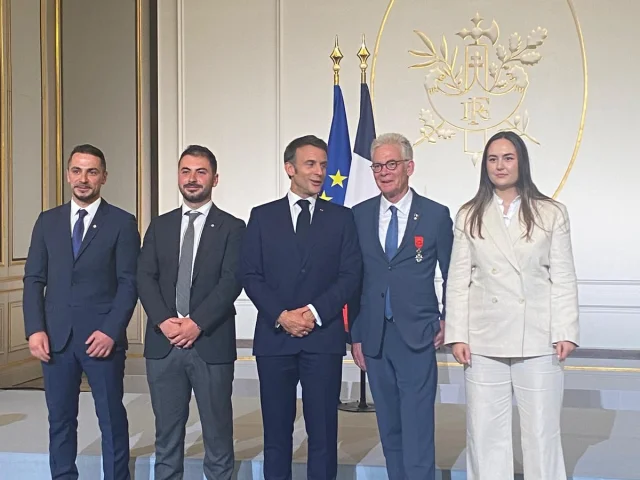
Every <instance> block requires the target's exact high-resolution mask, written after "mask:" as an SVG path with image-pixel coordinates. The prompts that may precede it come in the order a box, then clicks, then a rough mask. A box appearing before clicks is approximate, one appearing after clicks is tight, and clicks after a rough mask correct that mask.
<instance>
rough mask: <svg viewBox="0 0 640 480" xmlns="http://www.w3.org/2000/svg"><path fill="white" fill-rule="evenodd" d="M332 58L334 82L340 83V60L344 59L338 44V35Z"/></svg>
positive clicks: (335, 83)
mask: <svg viewBox="0 0 640 480" xmlns="http://www.w3.org/2000/svg"><path fill="white" fill-rule="evenodd" d="M329 57H330V58H331V60H333V84H334V85H340V60H342V52H341V51H340V47H339V46H338V36H337V35H336V45H335V47H333V51H332V52H331V55H329Z"/></svg>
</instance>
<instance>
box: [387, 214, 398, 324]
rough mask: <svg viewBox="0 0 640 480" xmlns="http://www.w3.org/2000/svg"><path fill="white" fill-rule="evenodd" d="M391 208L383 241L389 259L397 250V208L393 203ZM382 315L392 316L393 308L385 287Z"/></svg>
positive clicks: (388, 291)
mask: <svg viewBox="0 0 640 480" xmlns="http://www.w3.org/2000/svg"><path fill="white" fill-rule="evenodd" d="M389 210H391V220H389V228H388V229H387V238H386V239H385V241H384V251H385V253H386V254H387V258H388V259H389V261H391V259H392V258H393V256H394V255H395V254H396V251H397V250H398V209H397V208H396V207H394V206H393V205H392V206H390V207H389ZM384 316H385V317H387V318H389V319H391V318H393V310H391V292H390V290H389V287H387V294H386V297H385V302H384Z"/></svg>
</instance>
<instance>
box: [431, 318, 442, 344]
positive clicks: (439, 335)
mask: <svg viewBox="0 0 640 480" xmlns="http://www.w3.org/2000/svg"><path fill="white" fill-rule="evenodd" d="M443 343H444V320H440V331H439V332H438V333H437V334H436V336H435V337H433V346H434V347H436V349H438V348H440V347H441V346H442V344H443Z"/></svg>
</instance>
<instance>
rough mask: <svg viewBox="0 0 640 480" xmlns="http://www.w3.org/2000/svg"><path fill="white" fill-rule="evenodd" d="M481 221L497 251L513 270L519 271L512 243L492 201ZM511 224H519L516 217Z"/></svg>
mask: <svg viewBox="0 0 640 480" xmlns="http://www.w3.org/2000/svg"><path fill="white" fill-rule="evenodd" d="M482 220H483V226H484V229H485V230H486V231H487V232H488V233H489V235H490V236H491V239H492V240H493V242H494V243H495V244H496V246H497V247H498V249H499V250H500V251H501V252H502V254H503V255H504V256H505V257H506V258H507V260H509V263H511V265H513V268H515V269H516V270H518V271H520V265H518V260H517V259H516V254H515V251H514V250H513V242H512V241H511V238H510V237H509V232H508V231H507V227H506V225H505V224H504V219H503V218H502V216H501V215H500V212H499V211H498V208H497V207H496V204H495V202H494V201H493V200H492V201H491V203H490V204H489V205H488V206H487V209H486V210H485V213H484V216H483V219H482ZM511 223H512V224H513V223H516V224H519V223H520V222H519V221H518V217H517V216H514V217H513V220H512V222H511Z"/></svg>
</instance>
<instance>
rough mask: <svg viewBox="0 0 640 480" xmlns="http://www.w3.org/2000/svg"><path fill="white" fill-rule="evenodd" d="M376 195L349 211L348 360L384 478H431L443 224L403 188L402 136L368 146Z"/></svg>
mask: <svg viewBox="0 0 640 480" xmlns="http://www.w3.org/2000/svg"><path fill="white" fill-rule="evenodd" d="M371 156H372V163H371V168H372V170H373V174H374V177H375V180H376V183H377V185H378V188H379V189H380V191H381V193H382V194H381V195H378V196H376V197H374V198H371V199H369V200H366V201H364V202H362V203H360V204H358V205H356V206H355V207H353V214H354V217H355V220H356V225H357V228H358V237H359V239H360V247H361V250H362V257H363V263H364V271H365V275H364V278H363V289H362V297H361V302H360V312H359V313H358V316H357V318H356V319H355V321H354V324H353V327H352V330H351V335H352V341H353V344H352V354H353V358H354V360H355V362H356V363H357V364H358V366H359V367H360V368H361V369H363V370H367V372H368V376H369V381H370V385H371V393H372V394H373V400H374V402H375V404H376V416H377V420H378V429H379V431H380V439H381V441H382V449H383V451H384V455H385V458H386V461H387V472H388V475H389V479H390V480H434V479H435V442H434V403H435V395H436V387H437V383H438V367H437V363H436V349H437V348H438V347H440V346H441V345H442V342H443V340H444V312H443V313H442V314H441V312H440V307H439V304H438V297H437V296H436V291H435V270H436V263H437V264H438V265H439V267H440V271H441V273H442V278H443V302H442V303H443V304H444V292H445V288H446V281H447V272H448V271H449V259H450V257H451V247H452V245H453V228H452V227H453V223H452V221H451V218H450V215H449V209H448V208H447V207H445V206H443V205H440V204H438V203H436V202H434V201H432V200H429V199H427V198H425V197H422V196H420V195H418V194H417V193H416V192H415V191H414V190H413V189H410V188H409V177H410V176H411V174H412V173H413V169H414V162H413V149H412V147H411V143H410V142H409V141H408V140H407V139H406V138H405V137H403V136H402V135H399V134H393V133H392V134H385V135H381V136H379V137H378V138H377V139H376V140H374V142H373V144H372V146H371Z"/></svg>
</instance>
